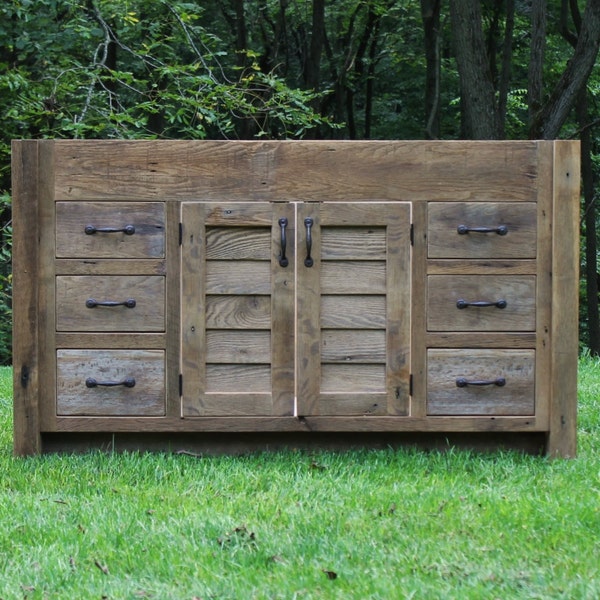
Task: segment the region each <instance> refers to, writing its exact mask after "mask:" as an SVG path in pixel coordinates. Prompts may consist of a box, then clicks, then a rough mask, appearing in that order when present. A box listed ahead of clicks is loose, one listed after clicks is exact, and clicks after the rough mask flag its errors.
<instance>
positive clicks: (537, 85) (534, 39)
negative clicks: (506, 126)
mask: <svg viewBox="0 0 600 600" xmlns="http://www.w3.org/2000/svg"><path fill="white" fill-rule="evenodd" d="M546 11H547V6H546V0H532V3H531V50H530V54H529V77H528V80H529V89H528V90H527V95H528V101H527V104H528V107H529V122H530V123H532V122H533V120H534V117H535V115H536V114H537V112H538V111H539V110H540V109H541V107H542V94H543V72H544V53H545V49H546Z"/></svg>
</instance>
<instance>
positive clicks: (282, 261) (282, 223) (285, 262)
mask: <svg viewBox="0 0 600 600" xmlns="http://www.w3.org/2000/svg"><path fill="white" fill-rule="evenodd" d="M287 224H288V220H287V219H286V218H285V217H282V218H281V219H279V227H280V228H281V254H280V255H279V266H280V267H287V266H288V265H289V264H290V261H289V260H288V259H287V258H286V256H285V249H286V246H287V240H286V237H285V228H286V227H287Z"/></svg>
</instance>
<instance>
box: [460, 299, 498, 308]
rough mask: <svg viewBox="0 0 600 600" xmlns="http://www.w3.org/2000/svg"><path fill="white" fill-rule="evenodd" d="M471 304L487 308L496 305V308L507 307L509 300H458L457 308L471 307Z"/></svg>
mask: <svg viewBox="0 0 600 600" xmlns="http://www.w3.org/2000/svg"><path fill="white" fill-rule="evenodd" d="M469 306H475V307H476V308H485V307H486V306H495V307H496V308H506V307H507V306H508V302H506V300H496V302H486V301H485V300H477V301H476V302H467V301H466V300H462V299H461V300H457V301H456V308H461V309H462V308H469Z"/></svg>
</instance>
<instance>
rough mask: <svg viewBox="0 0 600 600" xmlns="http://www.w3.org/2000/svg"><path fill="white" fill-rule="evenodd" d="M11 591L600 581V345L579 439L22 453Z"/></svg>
mask: <svg viewBox="0 0 600 600" xmlns="http://www.w3.org/2000/svg"><path fill="white" fill-rule="evenodd" d="M10 377H11V372H10V369H4V370H3V371H1V372H0V599H2V600H9V599H13V598H18V599H24V598H28V599H36V598H39V599H46V598H47V599H49V600H54V599H69V600H74V599H87V598H94V599H97V600H101V599H103V598H106V599H111V600H112V599H115V600H116V599H125V598H127V599H129V598H131V599H135V598H156V599H159V600H163V599H176V600H192V599H199V598H202V599H205V600H208V599H213V598H214V599H240V600H246V599H254V598H256V599H263V598H264V599H267V598H269V599H270V598H281V599H286V600H287V599H289V600H291V599H295V598H297V599H301V598H304V599H308V598H310V599H327V598H336V599H337V598H341V599H347V598H357V599H361V600H363V599H381V600H395V599H404V598H415V599H416V598H419V599H421V598H422V599H426V600H434V599H440V600H441V599H444V600H447V599H453V598H456V599H461V600H465V599H474V600H475V599H476V600H482V599H488V598H489V599H490V600H494V599H501V600H507V599H512V598H516V599H530V598H539V599H545V600H546V599H549V598H564V599H565V600H567V599H568V600H573V599H590V600H596V599H597V598H600V398H599V396H600V393H599V392H600V361H598V360H592V359H590V358H587V357H584V358H582V359H581V361H580V379H579V399H580V407H579V438H578V441H579V456H578V458H577V459H575V460H554V461H551V460H547V459H545V458H540V457H532V456H524V455H522V454H520V453H517V452H502V453H497V454H474V453H471V452H468V451H457V450H450V451H447V452H445V453H438V452H433V453H425V452H419V451H416V450H402V451H393V450H384V451H381V450H378V451H353V452H348V453H326V452H319V453H304V452H294V451H289V452H280V453H275V454H258V455H254V456H245V457H241V458H240V457H237V458H234V457H219V458H200V459H198V458H194V457H191V456H182V455H168V454H158V455H144V454H137V453H129V454H119V455H116V454H113V455H111V454H101V453H99V452H98V453H92V454H87V455H76V456H68V455H53V456H41V457H34V458H28V459H18V458H13V456H12V416H11V413H12V408H11V407H12V401H11V383H10Z"/></svg>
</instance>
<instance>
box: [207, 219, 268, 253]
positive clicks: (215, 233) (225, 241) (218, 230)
mask: <svg viewBox="0 0 600 600" xmlns="http://www.w3.org/2000/svg"><path fill="white" fill-rule="evenodd" d="M206 258H207V259H209V260H213V259H217V260H269V259H270V258H271V228H270V227H265V228H257V227H243V228H242V227H236V228H232V227H209V228H207V229H206Z"/></svg>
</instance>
